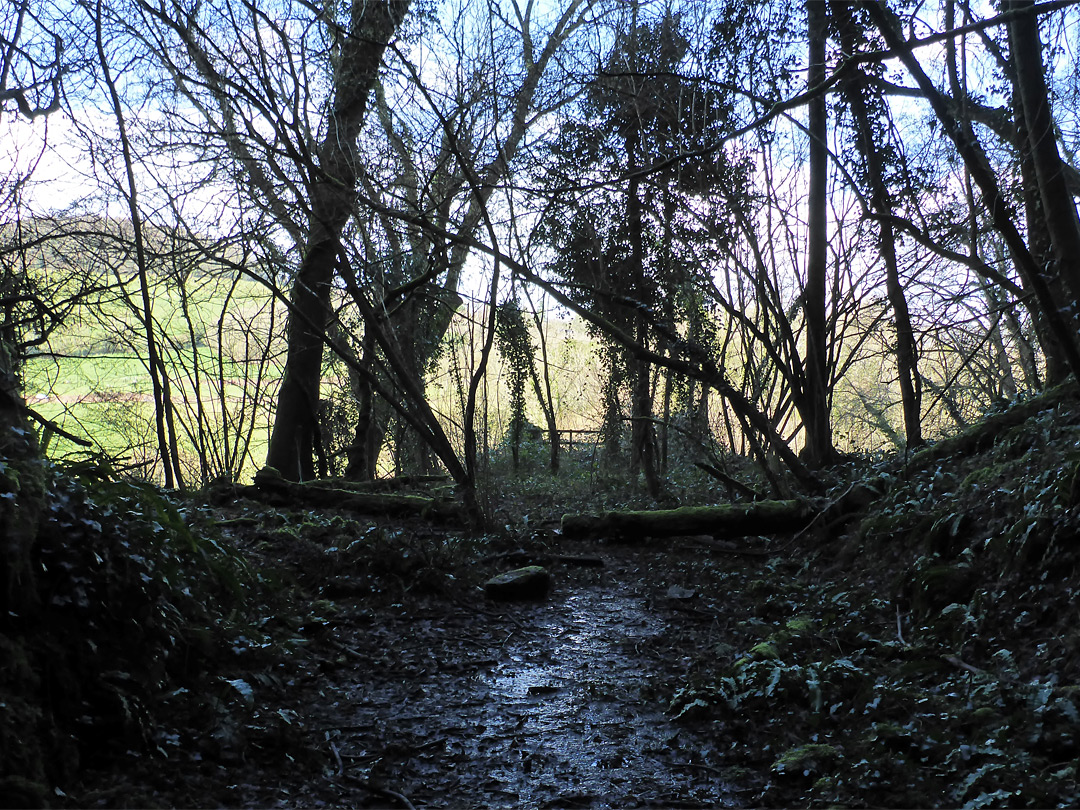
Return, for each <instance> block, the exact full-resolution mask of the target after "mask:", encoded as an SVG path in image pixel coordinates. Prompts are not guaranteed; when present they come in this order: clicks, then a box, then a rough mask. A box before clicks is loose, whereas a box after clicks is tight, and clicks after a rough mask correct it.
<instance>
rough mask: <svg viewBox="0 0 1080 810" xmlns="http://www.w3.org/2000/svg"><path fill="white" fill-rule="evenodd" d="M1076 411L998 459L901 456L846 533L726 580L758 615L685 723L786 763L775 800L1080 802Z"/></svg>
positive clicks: (708, 666)
mask: <svg viewBox="0 0 1080 810" xmlns="http://www.w3.org/2000/svg"><path fill="white" fill-rule="evenodd" d="M1075 421H1076V415H1075V414H1074V413H1073V412H1072V411H1071V410H1069V409H1061V408H1059V409H1057V410H1050V411H1046V412H1044V413H1042V414H1040V415H1039V416H1038V417H1036V418H1033V419H1029V420H1027V421H1026V422H1024V423H1023V424H1021V425H1019V426H1017V427H1015V428H1013V429H1011V430H1009V431H1007V432H1005V433H1003V434H1002V435H1000V436H998V437H996V441H995V442H994V443H993V445H992V446H991V447H990V448H989V449H987V450H985V451H983V452H981V453H978V454H975V455H971V456H964V457H958V458H947V459H944V460H943V461H941V462H940V463H938V464H936V465H934V466H933V467H931V468H930V469H926V470H923V471H920V472H919V473H917V474H911V475H907V474H905V473H904V471H903V469H902V468H900V467H898V466H895V465H894V468H893V472H892V473H891V476H892V478H891V481H890V487H889V495H888V496H887V497H886V498H884V499H882V500H881V501H879V502H878V503H876V504H874V506H873V507H872V509H871V511H870V512H869V513H868V514H867V515H866V516H865V517H864V518H863V519H862V520H861V522H859V523H858V524H857V525H856V526H854V527H853V528H852V529H851V530H850V531H849V532H848V533H847V534H846V535H845V536H844V537H841V538H831V537H819V538H817V540H818V541H819V542H821V543H822V544H823V545H821V546H820V547H818V548H817V549H812V548H811V549H805V548H804V554H805V556H803V557H802V559H801V560H799V561H798V562H796V561H795V560H787V559H782V558H774V559H772V560H771V561H770V562H769V563H768V564H767V565H766V566H765V568H764V569H763V570H759V571H756V572H754V574H753V575H750V574H749V573H748V572H747V571H746V570H745V569H744V568H740V567H735V568H732V569H730V570H727V571H726V572H720V573H718V574H717V583H718V584H717V588H718V589H719V590H721V591H723V592H726V593H739V594H742V595H743V597H745V598H744V600H743V602H742V604H743V607H744V609H745V610H746V612H747V613H748V614H749V615H748V616H747V618H745V619H743V620H742V622H740V623H739V624H738V625H737V626H735V627H733V628H732V634H733V636H734V637H735V638H737V639H738V642H737V643H736V644H735V645H734V646H732V647H731V648H730V649H725V650H724V651H722V652H724V653H725V654H724V655H720V656H717V657H715V658H710V659H706V660H704V661H703V662H702V665H701V666H700V667H699V668H697V670H696V674H695V676H694V678H693V679H691V680H690V681H689V682H687V683H685V684H684V685H683V686H682V687H681V688H680V689H678V690H677V691H676V692H675V694H674V696H673V699H672V701H671V706H670V711H671V713H672V715H673V716H674V717H677V718H679V719H680V720H681V721H683V722H690V723H695V724H706V725H711V726H712V727H713V729H714V731H715V733H716V734H717V735H718V736H720V737H721V738H722V739H725V740H730V741H731V743H730V746H731V748H730V752H729V757H730V760H731V762H732V763H733V764H738V765H741V766H744V767H747V768H750V769H752V770H755V771H756V772H759V773H760V772H761V771H762V770H766V769H767V772H768V774H769V778H768V780H767V782H766V783H765V785H764V787H763V791H762V793H761V795H760V803H761V804H764V805H770V806H782V805H808V806H834V805H837V804H839V805H843V806H887V807H905V806H957V807H965V808H980V807H991V806H992V807H1002V806H1008V807H1048V806H1059V807H1061V806H1076V805H1077V804H1078V803H1080V788H1078V782H1077V763H1078V760H1077V757H1078V755H1080V636H1078V633H1077V626H1076V622H1075V605H1074V589H1073V582H1074V580H1075V572H1076V568H1077V563H1078V561H1080V558H1078V551H1080V550H1078V549H1077V544H1076V537H1077V531H1078V528H1080V514H1078V509H1077V504H1078V490H1077V472H1078V470H1080V464H1078V462H1080V451H1078V449H1077V448H1078V447H1080V428H1078V427H1077V426H1076V425H1075V424H1074V423H1075ZM838 558H839V562H838V561H837V560H838Z"/></svg>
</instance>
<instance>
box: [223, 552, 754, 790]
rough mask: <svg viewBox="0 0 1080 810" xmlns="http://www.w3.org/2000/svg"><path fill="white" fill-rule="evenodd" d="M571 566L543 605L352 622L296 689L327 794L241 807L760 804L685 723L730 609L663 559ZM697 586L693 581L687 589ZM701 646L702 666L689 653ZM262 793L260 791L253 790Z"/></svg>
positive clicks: (385, 614)
mask: <svg viewBox="0 0 1080 810" xmlns="http://www.w3.org/2000/svg"><path fill="white" fill-rule="evenodd" d="M597 553H598V554H599V555H600V556H601V557H602V558H603V559H604V560H605V566H604V567H603V568H601V569H588V568H578V567H573V566H565V567H564V566H555V567H554V569H553V570H554V574H555V585H554V588H553V592H552V593H551V595H550V596H549V598H548V599H547V600H545V601H543V602H539V603H528V604H516V605H500V604H494V603H491V602H487V601H485V600H484V599H483V597H482V596H481V595H479V594H478V593H477V595H476V596H475V598H472V597H469V598H461V597H457V598H454V599H450V600H448V599H445V598H443V599H439V598H431V599H430V600H428V601H427V602H425V603H424V604H423V605H420V606H417V605H408V606H406V605H396V606H389V607H387V608H385V609H382V610H378V611H373V610H372V609H371V608H370V606H365V604H364V602H362V601H359V600H358V601H357V602H356V603H355V604H353V605H350V604H349V603H348V601H340V602H338V603H337V606H338V608H339V609H338V611H337V612H336V614H335V615H334V618H333V620H332V621H331V622H329V623H328V626H327V627H325V628H323V633H322V636H321V637H320V638H319V639H317V640H315V641H313V643H312V645H311V649H310V651H309V652H310V656H309V658H308V660H306V661H305V662H304V663H303V665H302V667H301V672H300V674H299V675H298V676H297V678H296V679H295V684H291V687H292V688H291V690H290V691H291V694H292V698H293V700H292V703H293V705H294V707H295V710H296V711H297V712H298V714H300V715H301V716H302V717H303V719H304V723H305V725H306V728H307V731H306V733H307V734H308V735H309V740H308V742H309V744H310V745H311V746H312V747H313V748H316V749H319V748H321V749H323V750H324V751H326V752H327V762H328V763H329V764H328V765H327V766H326V767H325V768H324V770H323V773H322V775H321V776H320V777H318V778H314V779H309V780H306V781H305V782H304V783H303V784H302V785H295V784H293V785H291V786H289V787H288V788H287V790H286V792H284V793H283V792H282V790H281V789H280V788H281V787H282V786H275V785H274V784H273V783H272V780H271V781H270V782H269V783H268V782H267V781H266V780H262V779H258V778H257V777H255V781H256V782H257V783H253V782H248V783H247V784H235V785H233V786H231V790H230V791H229V794H230V796H229V799H228V803H229V804H241V805H244V806H282V805H289V806H297V805H304V806H321V805H333V806H340V805H348V806H360V807H364V806H379V807H392V806H399V807H408V806H409V804H411V805H412V806H414V807H417V808H419V807H582V808H585V807H588V808H598V809H599V808H607V807H716V806H739V805H740V804H743V803H745V802H747V801H750V800H751V796H752V793H750V792H749V791H750V788H749V787H748V786H747V785H745V784H742V785H738V784H732V782H731V780H730V779H729V778H728V775H727V774H726V773H725V769H724V758H723V754H722V748H723V741H722V740H720V739H715V738H712V737H711V736H710V735H708V734H706V733H703V732H702V731H700V730H694V729H691V728H687V727H682V726H680V725H677V724H674V723H673V722H672V721H671V720H670V719H669V718H668V717H667V716H666V715H665V713H664V711H663V709H664V708H665V706H666V703H667V699H668V698H669V697H670V695H671V693H672V691H673V689H675V688H677V687H678V685H679V684H680V683H682V682H683V681H684V680H685V678H686V677H687V674H688V673H687V667H688V665H689V661H690V660H691V655H690V653H691V652H692V651H693V649H697V648H699V647H700V645H703V644H710V643H716V642H719V641H722V639H721V638H720V634H722V630H721V628H720V624H719V623H718V622H717V621H716V617H717V606H716V605H715V604H712V603H710V602H709V601H708V600H707V599H705V598H704V597H702V596H701V595H700V594H698V593H697V592H696V591H695V590H694V589H693V587H692V583H690V586H689V587H688V586H687V585H686V584H680V583H679V582H675V581H672V580H674V579H679V578H680V575H679V574H678V573H675V572H672V573H670V575H668V576H660V577H658V576H657V575H656V573H655V571H649V572H648V573H647V572H646V562H647V561H648V560H652V559H655V557H656V553H655V552H652V553H648V552H637V551H634V550H628V549H612V548H606V549H598V550H597ZM682 578H683V579H685V577H682ZM687 645H691V647H692V648H693V649H691V648H690V647H688V646H687ZM249 776H253V775H250V774H249Z"/></svg>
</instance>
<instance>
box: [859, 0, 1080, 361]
mask: <svg viewBox="0 0 1080 810" xmlns="http://www.w3.org/2000/svg"><path fill="white" fill-rule="evenodd" d="M865 8H866V10H867V12H868V13H869V14H870V15H871V17H873V19H874V22H875V24H876V25H877V27H878V29H879V30H880V31H881V34H882V36H883V37H884V38H885V41H886V43H887V44H888V46H889V47H890V48H891V49H893V50H895V51H896V54H897V57H898V58H899V59H900V61H901V62H902V63H903V64H904V67H905V68H907V70H908V72H909V73H910V74H911V76H912V78H913V79H914V80H915V83H916V84H918V86H919V89H920V90H921V91H922V92H923V95H924V96H925V97H926V100H927V101H928V102H929V103H930V106H931V108H932V109H933V110H934V114H935V115H936V116H937V119H938V121H940V122H941V124H942V127H943V128H944V129H945V132H946V134H948V136H949V139H950V140H952V142H953V144H954V145H955V147H956V150H957V152H959V154H960V157H961V158H962V159H963V161H964V165H965V166H966V167H967V169H968V171H970V172H971V178H972V180H974V181H975V183H976V185H978V186H979V190H980V191H981V192H982V196H983V204H984V205H985V206H986V207H987V209H988V210H989V212H990V217H991V220H992V221H993V223H994V227H995V228H996V229H997V231H998V233H1000V234H1001V236H1002V237H1003V238H1004V240H1005V244H1006V245H1008V248H1009V253H1010V254H1011V256H1012V259H1013V262H1014V263H1015V264H1016V268H1017V270H1018V271H1019V272H1020V274H1021V276H1022V277H1023V279H1024V283H1025V286H1027V287H1028V288H1029V289H1030V290H1032V292H1034V294H1035V297H1036V298H1037V300H1038V302H1039V308H1040V309H1041V310H1042V312H1043V314H1044V315H1045V316H1046V319H1047V324H1048V328H1050V329H1051V330H1052V331H1053V334H1054V337H1055V339H1056V340H1058V341H1060V342H1061V346H1062V351H1063V354H1064V355H1065V358H1066V361H1067V362H1068V366H1069V370H1070V371H1072V372H1073V374H1074V375H1075V376H1077V377H1080V352H1078V351H1077V346H1076V330H1075V328H1074V326H1073V324H1072V321H1071V319H1070V318H1067V317H1065V315H1064V314H1063V313H1062V312H1061V310H1060V308H1059V302H1057V301H1055V300H1054V297H1053V294H1052V292H1051V290H1050V287H1049V286H1048V284H1047V278H1046V275H1045V274H1044V272H1043V269H1042V268H1041V267H1039V265H1038V264H1037V263H1036V261H1035V259H1034V257H1032V255H1031V252H1030V251H1029V250H1028V247H1027V245H1026V244H1025V243H1024V239H1023V237H1021V236H1020V232H1019V231H1018V230H1017V228H1016V224H1015V223H1014V222H1013V215H1012V212H1011V210H1010V208H1009V204H1008V202H1007V201H1006V198H1005V196H1004V195H1003V194H1002V193H1001V189H1000V187H999V185H998V181H997V177H996V176H995V175H994V171H993V169H992V168H991V166H990V164H989V161H987V159H986V155H985V153H984V152H983V150H982V146H981V145H980V144H979V141H978V139H977V138H976V137H975V132H974V131H973V130H972V128H971V125H970V124H969V123H967V122H964V121H960V120H958V119H957V118H956V116H954V115H953V113H952V111H951V109H950V107H949V103H948V102H947V100H946V99H945V98H944V97H943V96H942V94H941V92H940V91H939V90H938V89H937V87H935V86H934V83H933V82H932V81H930V77H929V76H927V75H926V71H924V70H923V69H922V66H921V65H920V64H919V62H918V60H917V59H916V58H915V56H914V54H913V53H912V50H911V47H910V45H908V44H907V42H906V41H905V40H904V38H903V36H902V35H901V33H900V31H899V29H898V25H899V23H898V21H897V20H896V17H895V15H893V14H892V12H891V11H889V9H888V8H886V7H885V6H883V5H878V4H876V3H869V4H867V5H866V6H865Z"/></svg>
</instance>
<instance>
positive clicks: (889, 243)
mask: <svg viewBox="0 0 1080 810" xmlns="http://www.w3.org/2000/svg"><path fill="white" fill-rule="evenodd" d="M834 13H835V14H836V15H837V18H838V22H839V27H840V31H841V37H842V39H843V40H844V43H845V50H846V51H847V52H848V53H854V51H855V47H854V46H855V43H856V41H857V36H856V31H855V30H854V25H855V23H854V20H853V19H852V16H851V8H850V6H848V5H846V4H844V3H839V4H837V5H836V6H835V7H834ZM844 87H845V91H846V95H847V99H848V105H849V106H850V108H851V114H852V118H854V120H855V128H856V131H857V132H858V138H857V140H858V144H859V151H860V152H862V157H863V161H864V163H865V165H866V180H867V183H868V185H869V186H870V203H871V205H872V207H873V209H874V211H875V212H877V213H878V214H879V215H881V220H880V223H879V236H878V238H879V242H878V248H879V251H880V253H881V258H882V260H883V261H884V262H885V289H886V292H887V294H888V296H889V304H890V305H891V306H892V310H893V323H894V324H895V325H896V369H897V372H898V374H899V379H900V401H901V405H902V407H903V411H904V433H905V436H906V440H907V446H908V447H909V448H914V447H918V446H919V445H921V444H922V443H923V436H922V382H921V380H920V379H919V371H918V356H919V355H918V347H917V346H916V344H915V332H914V329H912V326H911V314H910V313H909V311H908V305H907V297H906V296H905V294H904V287H903V285H902V284H901V283H900V271H899V268H898V267H897V263H896V236H895V233H894V231H893V226H892V222H891V217H892V204H891V202H890V200H889V191H888V188H887V186H886V184H885V170H884V165H883V160H882V154H881V151H880V150H879V148H878V145H877V143H876V142H875V138H874V128H873V124H872V122H871V118H870V112H869V110H868V108H867V107H868V105H867V96H868V88H867V82H866V75H865V74H864V73H863V72H862V71H860V70H859V69H857V68H856V69H855V70H854V71H853V72H852V74H851V76H850V77H849V79H848V80H847V81H846V82H845V84H844Z"/></svg>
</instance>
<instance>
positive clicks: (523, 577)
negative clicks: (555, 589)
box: [484, 565, 551, 602]
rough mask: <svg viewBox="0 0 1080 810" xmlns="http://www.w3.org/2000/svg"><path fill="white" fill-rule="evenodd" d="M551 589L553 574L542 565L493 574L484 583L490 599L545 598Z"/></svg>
mask: <svg viewBox="0 0 1080 810" xmlns="http://www.w3.org/2000/svg"><path fill="white" fill-rule="evenodd" d="M549 590H551V574H550V573H549V572H548V570H547V569H546V568H544V567H543V566H541V565H527V566H525V567H524V568H515V569H514V570H513V571H507V572H506V573H504V574H498V575H496V576H493V577H492V578H491V579H489V580H488V581H487V582H485V583H484V593H485V595H487V597H488V599H494V600H495V601H497V602H519V601H525V600H530V599H543V598H544V597H545V596H547V594H548V591H549Z"/></svg>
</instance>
